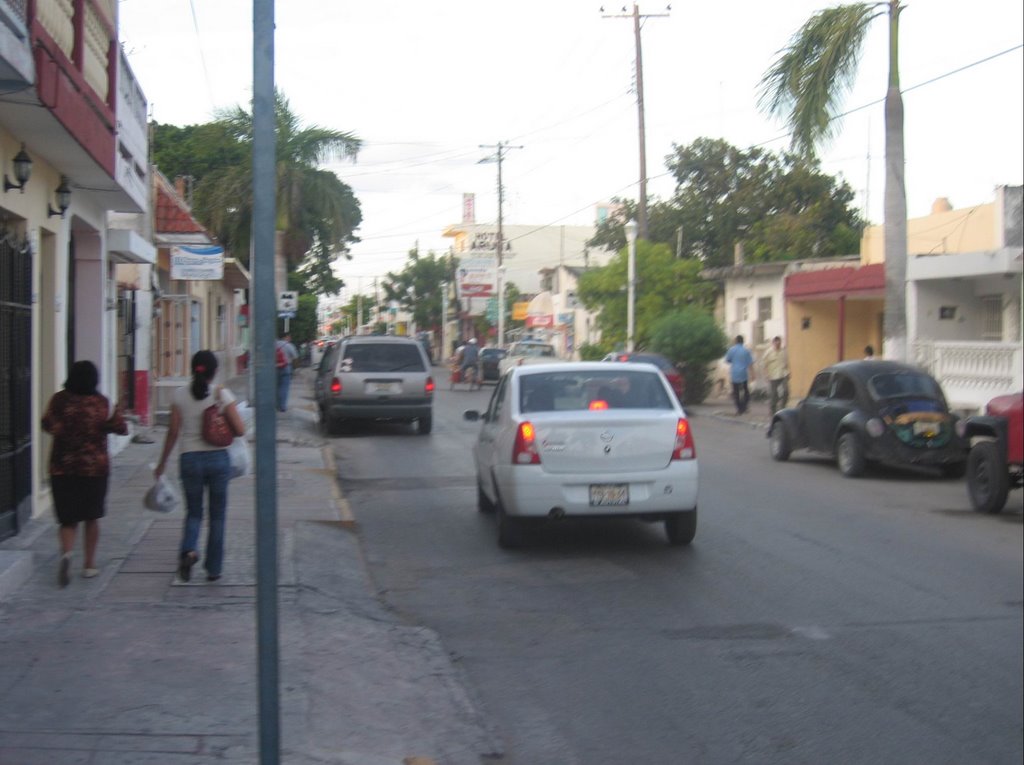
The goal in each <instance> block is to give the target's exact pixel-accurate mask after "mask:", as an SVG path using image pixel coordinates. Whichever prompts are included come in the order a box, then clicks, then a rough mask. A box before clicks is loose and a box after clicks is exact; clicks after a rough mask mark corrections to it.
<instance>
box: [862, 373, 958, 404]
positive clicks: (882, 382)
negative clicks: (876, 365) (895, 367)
mask: <svg viewBox="0 0 1024 765" xmlns="http://www.w3.org/2000/svg"><path fill="white" fill-rule="evenodd" d="M868 385H869V386H870V388H871V393H872V395H873V396H874V397H875V398H877V399H883V398H898V397H900V396H924V397H927V398H935V399H941V398H942V390H941V389H940V388H939V385H938V383H936V382H935V380H933V379H932V378H931V377H929V376H928V375H922V374H918V373H916V372H895V373H891V374H884V375H875V376H874V377H872V378H871V381H870V382H869V383H868Z"/></svg>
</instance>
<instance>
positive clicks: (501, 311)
mask: <svg viewBox="0 0 1024 765" xmlns="http://www.w3.org/2000/svg"><path fill="white" fill-rule="evenodd" d="M503 146H504V144H502V142H501V141H498V242H497V244H498V247H497V254H498V268H497V271H496V273H495V282H496V284H497V287H498V347H499V348H504V347H505V295H504V294H503V292H504V290H502V288H501V256H502V252H503V251H504V249H505V240H504V233H505V232H504V229H503V226H502V224H503V218H502V207H503V205H504V199H505V195H504V192H503V191H502V188H501V159H502V156H501V153H502V148H503Z"/></svg>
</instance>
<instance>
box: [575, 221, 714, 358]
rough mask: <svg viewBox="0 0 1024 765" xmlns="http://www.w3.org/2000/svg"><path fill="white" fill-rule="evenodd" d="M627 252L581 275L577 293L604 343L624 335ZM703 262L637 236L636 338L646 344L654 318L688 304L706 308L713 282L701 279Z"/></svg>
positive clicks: (620, 339)
mask: <svg viewBox="0 0 1024 765" xmlns="http://www.w3.org/2000/svg"><path fill="white" fill-rule="evenodd" d="M627 258H628V253H627V251H626V250H622V251H621V252H619V253H618V254H617V255H615V256H614V257H613V258H612V259H611V260H610V261H609V262H608V265H606V266H604V267H602V268H594V269H591V270H589V271H587V272H585V273H584V274H582V276H581V277H580V281H579V287H578V289H577V295H578V296H579V298H580V300H581V301H582V302H583V304H584V305H585V306H586V307H587V308H589V309H590V310H592V311H595V310H596V311H598V315H597V325H598V327H599V328H600V330H601V338H602V342H604V343H616V342H624V341H625V339H626V303H627V297H626V270H627ZM702 268H703V264H701V263H700V262H699V261H696V260H693V259H687V258H684V259H677V258H676V257H675V256H674V255H673V254H672V251H671V250H670V249H669V248H668V247H667V246H666V245H664V244H653V243H651V242H647V241H644V240H640V241H638V242H637V244H636V278H637V287H636V306H635V311H634V315H635V341H636V346H637V347H638V348H643V347H646V345H647V343H648V342H649V340H650V335H651V329H652V327H653V326H654V324H655V322H656V321H657V319H658V318H660V317H661V316H663V315H665V314H666V313H669V312H671V311H675V310H678V309H679V308H681V307H683V306H686V305H695V306H701V307H704V308H707V309H710V307H711V304H712V302H713V301H714V294H715V286H714V284H712V283H710V282H706V281H704V280H702V279H701V278H700V271H701V269H702Z"/></svg>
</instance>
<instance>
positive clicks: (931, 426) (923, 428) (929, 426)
mask: <svg viewBox="0 0 1024 765" xmlns="http://www.w3.org/2000/svg"><path fill="white" fill-rule="evenodd" d="M937 434H938V424H937V423H934V422H915V423H914V435H915V436H924V437H925V438H934V437H935V436H936V435H937Z"/></svg>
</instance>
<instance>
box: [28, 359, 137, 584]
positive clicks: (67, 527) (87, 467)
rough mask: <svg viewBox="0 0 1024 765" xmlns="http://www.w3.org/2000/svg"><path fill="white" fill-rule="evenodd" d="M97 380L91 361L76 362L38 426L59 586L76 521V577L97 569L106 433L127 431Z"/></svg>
mask: <svg viewBox="0 0 1024 765" xmlns="http://www.w3.org/2000/svg"><path fill="white" fill-rule="evenodd" d="M99 379H100V376H99V372H98V371H97V370H96V366H95V365H94V364H93V363H92V362H91V361H76V362H75V363H74V364H72V365H71V371H70V372H69V373H68V379H67V380H66V381H65V383H64V390H62V391H58V392H57V393H56V394H54V396H53V398H52V399H50V404H49V406H47V407H46V414H44V415H43V429H44V430H45V431H46V432H47V433H49V434H51V435H52V436H53V451H52V452H51V453H50V487H51V490H52V491H53V507H54V510H55V511H56V514H57V522H58V523H59V524H60V550H61V557H60V567H59V569H58V573H57V581H58V583H59V584H60V586H61V587H67V586H68V583H69V582H70V581H71V573H70V572H71V551H72V550H73V549H74V546H75V535H76V534H77V532H78V524H79V523H84V524H85V540H84V541H85V561H84V567H83V568H82V576H83V577H85V578H86V579H89V578H91V577H94V576H96V575H97V574H98V573H99V569H98V568H97V567H96V545H97V544H98V543H99V539H100V522H99V520H100V518H102V517H103V515H104V513H105V512H106V499H107V478H108V476H109V475H110V456H109V455H108V453H107V434H108V433H118V434H120V435H124V434H126V433H127V432H128V426H127V424H126V423H125V421H124V417H123V416H122V415H121V409H120V407H113V408H112V407H111V406H110V401H108V400H107V397H106V396H104V395H102V394H101V393H100V392H99V391H97V390H96V386H97V384H98V383H99Z"/></svg>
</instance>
